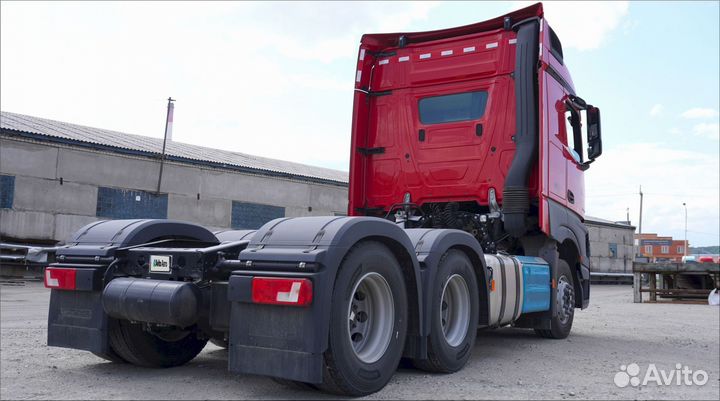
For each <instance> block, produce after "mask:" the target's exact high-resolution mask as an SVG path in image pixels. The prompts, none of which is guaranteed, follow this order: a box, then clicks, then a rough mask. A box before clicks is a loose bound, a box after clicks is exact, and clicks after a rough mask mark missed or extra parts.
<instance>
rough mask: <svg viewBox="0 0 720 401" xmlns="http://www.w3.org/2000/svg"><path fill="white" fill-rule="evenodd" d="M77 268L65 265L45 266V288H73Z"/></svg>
mask: <svg viewBox="0 0 720 401" xmlns="http://www.w3.org/2000/svg"><path fill="white" fill-rule="evenodd" d="M76 276H77V270H76V269H73V268H65V267H62V268H61V267H47V268H45V288H50V289H53V290H74V289H75V288H76V287H75V278H76Z"/></svg>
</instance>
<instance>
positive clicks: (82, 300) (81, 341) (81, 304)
mask: <svg viewBox="0 0 720 401" xmlns="http://www.w3.org/2000/svg"><path fill="white" fill-rule="evenodd" d="M101 300H102V292H100V291H62V290H52V292H51V293H50V311H49V314H48V345H50V346H54V347H64V348H75V349H80V350H85V351H91V352H95V353H98V354H107V353H108V329H107V327H108V317H107V315H106V314H105V311H104V310H103V307H102V301H101Z"/></svg>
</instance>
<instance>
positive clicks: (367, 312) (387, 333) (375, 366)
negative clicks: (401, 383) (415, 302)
mask: <svg viewBox="0 0 720 401" xmlns="http://www.w3.org/2000/svg"><path fill="white" fill-rule="evenodd" d="M407 309H408V307H407V293H406V289H405V281H404V278H403V273H402V268H401V267H400V264H399V263H398V261H397V260H396V259H395V256H394V255H393V254H392V252H391V251H390V250H389V249H388V248H387V247H386V246H385V245H383V244H381V243H379V242H374V241H367V242H362V243H360V244H357V245H356V246H355V247H354V248H353V249H352V250H351V251H350V252H349V253H348V255H347V256H346V257H345V259H344V260H343V262H342V264H341V266H340V269H339V271H338V276H337V278H336V280H335V287H334V288H333V295H332V306H331V315H330V333H329V341H328V343H329V344H328V345H329V346H328V350H327V351H326V352H325V355H324V358H325V365H326V366H325V371H324V375H323V384H322V385H321V386H320V388H321V389H323V390H325V391H329V392H332V393H336V394H342V395H350V396H363V395H368V394H371V393H374V392H376V391H378V390H380V389H382V388H383V387H384V386H385V385H386V384H387V382H388V381H389V380H390V378H391V377H392V375H393V374H394V373H395V370H396V369H397V367H398V363H399V362H400V357H401V356H402V351H403V347H404V345H405V336H406V334H407V320H408V317H407V313H408V312H407Z"/></svg>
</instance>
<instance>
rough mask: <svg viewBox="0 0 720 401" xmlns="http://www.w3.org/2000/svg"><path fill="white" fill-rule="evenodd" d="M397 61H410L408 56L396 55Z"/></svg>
mask: <svg viewBox="0 0 720 401" xmlns="http://www.w3.org/2000/svg"><path fill="white" fill-rule="evenodd" d="M398 61H399V62H401V63H402V62H403V61H410V56H402V57H398Z"/></svg>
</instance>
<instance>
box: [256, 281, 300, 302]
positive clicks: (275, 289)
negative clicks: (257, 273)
mask: <svg viewBox="0 0 720 401" xmlns="http://www.w3.org/2000/svg"><path fill="white" fill-rule="evenodd" d="M312 296H313V289H312V281H310V280H308V279H305V278H301V279H291V278H276V277H254V278H253V280H252V301H253V302H254V303H256V304H271V305H291V306H306V305H310V304H311V303H312Z"/></svg>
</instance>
